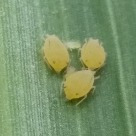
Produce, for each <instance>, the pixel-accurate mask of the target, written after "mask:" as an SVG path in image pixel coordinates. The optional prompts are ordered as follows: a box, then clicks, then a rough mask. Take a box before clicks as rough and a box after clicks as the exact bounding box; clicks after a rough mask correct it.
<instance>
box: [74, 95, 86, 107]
mask: <svg viewBox="0 0 136 136" xmlns="http://www.w3.org/2000/svg"><path fill="white" fill-rule="evenodd" d="M86 98H87V95H85V96H84V97H83V98H82V99H81V100H80V101H79V102H78V103H77V104H76V106H78V105H79V104H80V103H82V102H83V101H84V100H85V99H86Z"/></svg>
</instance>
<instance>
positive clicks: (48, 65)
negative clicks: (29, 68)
mask: <svg viewBox="0 0 136 136" xmlns="http://www.w3.org/2000/svg"><path fill="white" fill-rule="evenodd" d="M44 61H45V62H46V64H47V65H48V67H49V68H50V69H51V70H53V68H52V67H51V66H50V64H49V63H48V61H47V60H46V58H45V57H44Z"/></svg>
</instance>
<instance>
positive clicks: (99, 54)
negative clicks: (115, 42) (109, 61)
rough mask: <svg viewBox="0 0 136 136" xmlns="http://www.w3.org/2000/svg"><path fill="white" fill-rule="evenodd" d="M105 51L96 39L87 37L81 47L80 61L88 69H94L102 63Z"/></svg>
mask: <svg viewBox="0 0 136 136" xmlns="http://www.w3.org/2000/svg"><path fill="white" fill-rule="evenodd" d="M105 59H106V53H105V51H104V48H103V47H102V44H101V43H99V41H98V40H95V39H89V40H88V41H87V42H86V43H85V44H84V45H83V47H82V48H81V58H80V60H81V62H82V63H83V64H84V65H85V66H86V67H87V68H89V69H91V70H95V69H98V68H100V67H102V66H103V65H104V62H105Z"/></svg>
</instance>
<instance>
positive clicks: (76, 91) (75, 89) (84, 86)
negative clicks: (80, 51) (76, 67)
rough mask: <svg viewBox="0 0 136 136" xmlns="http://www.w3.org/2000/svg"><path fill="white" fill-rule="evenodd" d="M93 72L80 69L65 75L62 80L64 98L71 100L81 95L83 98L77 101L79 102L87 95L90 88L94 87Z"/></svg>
mask: <svg viewBox="0 0 136 136" xmlns="http://www.w3.org/2000/svg"><path fill="white" fill-rule="evenodd" d="M94 74H95V72H94V71H91V70H81V71H77V72H73V73H71V74H68V75H66V79H65V82H64V92H65V95H66V98H67V99H68V100H72V99H77V98H81V97H83V99H82V100H81V101H79V103H81V102H82V101H83V100H84V99H85V98H86V97H87V94H88V93H89V92H90V91H91V89H93V88H94V86H93V84H94ZM79 103H78V104H79ZM78 104H77V105H78Z"/></svg>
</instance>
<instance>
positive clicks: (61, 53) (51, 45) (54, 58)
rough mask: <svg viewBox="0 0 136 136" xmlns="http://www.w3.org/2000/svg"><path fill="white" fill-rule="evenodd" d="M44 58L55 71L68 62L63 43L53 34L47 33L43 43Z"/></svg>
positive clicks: (62, 67) (64, 66) (67, 54)
mask: <svg viewBox="0 0 136 136" xmlns="http://www.w3.org/2000/svg"><path fill="white" fill-rule="evenodd" d="M43 51H44V59H45V61H46V63H47V64H49V66H51V67H52V68H53V69H54V70H55V71H56V72H57V73H59V72H61V71H62V70H63V69H64V68H66V67H67V66H68V64H69V53H68V51H67V48H66V47H65V46H64V44H63V43H62V42H61V41H60V40H59V38H58V37H57V36H55V35H49V36H47V38H46V39H45V43H44V48H43Z"/></svg>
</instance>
